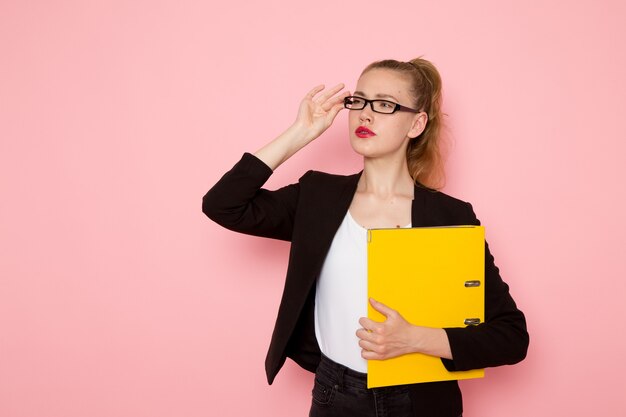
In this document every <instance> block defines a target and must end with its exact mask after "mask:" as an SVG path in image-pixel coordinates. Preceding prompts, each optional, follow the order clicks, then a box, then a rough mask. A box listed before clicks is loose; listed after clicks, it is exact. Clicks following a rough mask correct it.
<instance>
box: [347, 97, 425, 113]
mask: <svg viewBox="0 0 626 417" xmlns="http://www.w3.org/2000/svg"><path fill="white" fill-rule="evenodd" d="M353 98H358V99H359V100H363V102H364V103H365V104H363V107H361V108H359V109H355V108H350V107H348V101H349V100H351V99H353ZM379 101H384V102H385V103H390V104H393V105H395V107H394V109H393V110H392V111H391V112H389V113H383V112H381V111H378V110H375V109H374V102H379ZM368 104H369V105H370V108H371V109H372V111H373V112H374V113H378V114H394V113H395V112H397V111H407V112H411V113H421V112H420V111H419V110H415V109H412V108H410V107H406V106H403V105H402V104H398V103H395V102H393V101H389V100H368V99H366V98H365V97H360V96H348V97H345V98H344V99H343V107H345V108H346V109H348V110H363V109H364V108H366V107H367V105H368Z"/></svg>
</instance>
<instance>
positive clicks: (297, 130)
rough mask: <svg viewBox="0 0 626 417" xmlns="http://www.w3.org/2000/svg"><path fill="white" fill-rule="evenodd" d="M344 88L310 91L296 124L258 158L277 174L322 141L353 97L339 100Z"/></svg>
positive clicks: (261, 152)
mask: <svg viewBox="0 0 626 417" xmlns="http://www.w3.org/2000/svg"><path fill="white" fill-rule="evenodd" d="M343 87H344V85H343V84H338V85H336V86H335V87H333V88H331V89H330V90H328V91H326V92H323V93H322V94H319V93H320V92H322V90H324V86H323V85H318V86H317V87H315V88H314V89H312V90H311V91H309V92H308V94H307V95H306V96H305V97H304V99H302V102H301V103H300V108H299V109H298V116H297V118H296V121H295V123H294V124H293V125H291V126H290V127H289V128H288V129H287V130H286V131H285V132H284V133H283V134H281V135H280V136H278V137H277V138H276V139H274V140H273V141H271V142H270V143H268V144H267V145H265V146H264V147H262V148H261V149H259V150H258V151H257V152H255V154H254V155H255V156H256V157H257V158H259V159H260V160H261V161H263V162H265V164H266V165H267V166H268V167H270V168H271V169H272V170H275V169H276V168H278V166H280V164H282V163H283V162H285V161H286V160H287V159H289V158H291V157H292V156H293V155H294V154H295V153H296V152H298V151H299V150H300V149H302V148H304V147H305V146H306V145H308V144H309V143H310V142H311V141H313V140H315V139H316V138H318V137H319V136H320V135H321V134H322V133H324V131H326V129H328V128H329V127H330V125H331V124H332V123H333V121H334V120H335V117H336V116H337V114H338V113H339V111H341V109H343V99H344V98H345V97H347V96H348V95H350V93H349V92H347V91H345V92H343V93H342V94H340V95H338V96H337V93H339V92H340V91H341V90H343Z"/></svg>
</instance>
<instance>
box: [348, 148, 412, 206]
mask: <svg viewBox="0 0 626 417" xmlns="http://www.w3.org/2000/svg"><path fill="white" fill-rule="evenodd" d="M414 186H415V182H414V181H413V179H412V178H411V175H410V174H409V168H408V166H407V163H406V158H404V157H403V158H402V159H401V160H399V161H395V160H394V161H390V160H387V159H380V158H365V159H364V161H363V174H362V175H361V178H360V179H359V184H358V188H357V191H358V192H362V193H366V194H371V195H374V196H376V197H378V198H381V199H386V198H392V197H395V196H408V197H410V198H411V199H413V191H414Z"/></svg>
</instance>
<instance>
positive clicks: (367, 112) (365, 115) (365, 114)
mask: <svg viewBox="0 0 626 417" xmlns="http://www.w3.org/2000/svg"><path fill="white" fill-rule="evenodd" d="M359 121H360V122H365V121H368V122H371V121H372V109H371V107H370V106H369V105H368V106H365V107H364V108H363V109H361V113H359Z"/></svg>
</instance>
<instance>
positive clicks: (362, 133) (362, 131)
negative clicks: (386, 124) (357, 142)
mask: <svg viewBox="0 0 626 417" xmlns="http://www.w3.org/2000/svg"><path fill="white" fill-rule="evenodd" d="M354 134H355V135H357V137H359V138H371V137H372V136H376V133H374V132H372V131H371V130H369V129H368V128H366V127H365V126H359V127H357V128H356V130H355V131H354Z"/></svg>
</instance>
